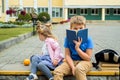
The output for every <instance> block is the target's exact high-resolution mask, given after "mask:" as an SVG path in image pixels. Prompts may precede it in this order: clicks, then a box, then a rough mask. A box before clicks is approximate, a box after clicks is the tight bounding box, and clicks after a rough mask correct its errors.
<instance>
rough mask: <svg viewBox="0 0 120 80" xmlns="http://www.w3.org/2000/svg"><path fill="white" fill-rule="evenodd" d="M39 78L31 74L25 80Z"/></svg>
mask: <svg viewBox="0 0 120 80" xmlns="http://www.w3.org/2000/svg"><path fill="white" fill-rule="evenodd" d="M37 79H38V77H37V75H36V74H33V73H31V74H30V75H29V76H28V77H27V78H26V79H25V80H37Z"/></svg>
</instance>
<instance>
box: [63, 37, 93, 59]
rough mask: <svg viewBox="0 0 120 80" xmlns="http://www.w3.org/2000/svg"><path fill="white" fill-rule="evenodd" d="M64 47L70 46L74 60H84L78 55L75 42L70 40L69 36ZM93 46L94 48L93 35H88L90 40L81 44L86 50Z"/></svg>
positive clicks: (82, 48)
mask: <svg viewBox="0 0 120 80" xmlns="http://www.w3.org/2000/svg"><path fill="white" fill-rule="evenodd" d="M64 47H65V48H69V50H70V52H71V54H70V55H71V58H72V59H73V60H82V59H81V57H80V56H79V55H78V53H77V51H76V50H75V44H74V43H71V42H69V41H68V39H67V38H65V41H64ZM92 48H93V42H92V39H91V37H88V40H87V42H86V43H83V44H81V45H80V49H81V50H82V51H84V52H86V49H92Z"/></svg>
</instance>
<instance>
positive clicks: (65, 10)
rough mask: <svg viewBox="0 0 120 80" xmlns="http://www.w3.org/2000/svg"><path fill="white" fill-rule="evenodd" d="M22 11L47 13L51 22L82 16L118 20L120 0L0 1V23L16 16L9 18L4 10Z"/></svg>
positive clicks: (92, 18) (93, 18) (11, 19)
mask: <svg viewBox="0 0 120 80" xmlns="http://www.w3.org/2000/svg"><path fill="white" fill-rule="evenodd" d="M10 8H14V9H18V10H19V9H24V10H25V11H26V12H27V13H31V12H32V9H34V10H35V11H36V12H37V13H40V12H48V13H49V14H50V17H51V21H52V22H60V21H62V20H67V19H69V18H70V17H71V16H74V15H83V16H85V17H86V19H87V20H99V21H106V20H115V21H116V20H117V21H118V20H120V0H0V21H14V20H15V19H16V18H17V14H18V13H15V14H12V16H9V15H7V14H6V10H8V9H10Z"/></svg>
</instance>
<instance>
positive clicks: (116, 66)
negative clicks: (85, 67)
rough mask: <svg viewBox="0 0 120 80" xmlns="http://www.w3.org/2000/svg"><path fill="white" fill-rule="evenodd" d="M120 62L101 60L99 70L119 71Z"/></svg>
mask: <svg viewBox="0 0 120 80" xmlns="http://www.w3.org/2000/svg"><path fill="white" fill-rule="evenodd" d="M119 67H120V64H114V63H107V62H100V63H99V70H100V71H119Z"/></svg>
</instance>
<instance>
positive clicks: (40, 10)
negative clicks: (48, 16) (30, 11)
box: [38, 8, 48, 13]
mask: <svg viewBox="0 0 120 80" xmlns="http://www.w3.org/2000/svg"><path fill="white" fill-rule="evenodd" d="M41 12H48V8H38V13H41Z"/></svg>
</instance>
